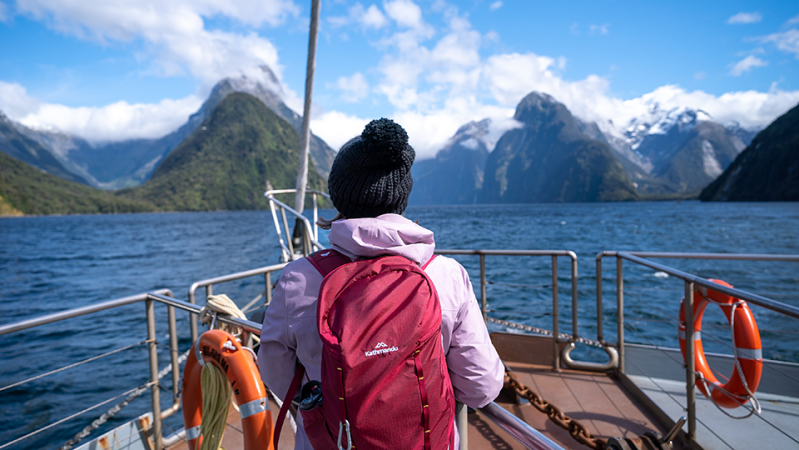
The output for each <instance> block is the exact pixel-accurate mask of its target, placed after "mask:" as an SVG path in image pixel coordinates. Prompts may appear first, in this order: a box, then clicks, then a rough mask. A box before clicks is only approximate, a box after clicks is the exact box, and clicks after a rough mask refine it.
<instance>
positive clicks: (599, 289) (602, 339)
mask: <svg viewBox="0 0 799 450" xmlns="http://www.w3.org/2000/svg"><path fill="white" fill-rule="evenodd" d="M603 312H604V311H603V308H602V256H601V255H600V256H597V258H596V340H597V341H599V342H600V343H602V345H605V336H604V334H605V332H604V330H603V329H602V327H603V324H604V321H605V319H604V317H602V314H603Z"/></svg>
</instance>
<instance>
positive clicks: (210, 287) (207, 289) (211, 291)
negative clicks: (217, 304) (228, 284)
mask: <svg viewBox="0 0 799 450" xmlns="http://www.w3.org/2000/svg"><path fill="white" fill-rule="evenodd" d="M212 295H214V285H213V284H209V285H208V286H206V287H205V301H206V302H208V297H210V296H212Z"/></svg>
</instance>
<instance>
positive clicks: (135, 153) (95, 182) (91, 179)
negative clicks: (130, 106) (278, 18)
mask: <svg viewBox="0 0 799 450" xmlns="http://www.w3.org/2000/svg"><path fill="white" fill-rule="evenodd" d="M263 70H264V73H265V77H266V78H265V79H266V84H267V85H269V86H274V87H275V88H274V89H273V88H270V87H268V86H267V85H265V84H264V83H261V82H260V81H258V80H255V79H252V78H247V77H244V76H242V77H239V78H227V79H224V80H222V81H220V82H219V83H217V84H216V86H214V88H213V89H212V91H211V93H210V95H209V96H208V99H206V101H205V102H204V103H203V105H202V107H200V109H199V110H198V111H197V112H196V113H194V114H192V115H191V116H190V117H189V119H188V121H187V122H186V123H185V124H184V125H182V126H181V127H180V128H178V129H177V130H175V131H173V132H172V133H169V134H167V135H166V136H163V137H161V138H157V139H129V140H125V141H119V142H110V143H101V144H94V145H93V144H89V143H88V142H87V141H85V140H84V139H81V138H79V137H76V136H70V135H67V134H64V133H60V132H57V131H51V130H39V129H36V130H34V129H30V128H27V127H25V126H23V125H21V124H16V123H13V122H11V121H9V120H7V119H6V121H7V122H11V124H12V125H11V128H15V129H16V130H17V134H22V135H23V136H25V138H27V140H28V141H32V142H36V143H37V144H38V146H40V147H41V148H43V149H44V150H45V151H44V152H37V154H44V153H49V156H46V155H45V156H42V157H43V158H47V159H48V161H44V160H43V161H42V162H41V164H42V165H40V161H38V160H36V159H35V158H34V159H31V158H28V159H23V160H25V161H26V162H28V163H29V164H32V165H34V166H36V167H39V168H41V169H44V170H48V171H50V170H55V169H54V166H53V164H52V163H50V162H49V159H55V160H57V161H59V162H60V164H61V166H62V168H63V170H62V171H58V173H56V172H51V173H55V174H57V175H59V176H62V177H63V178H65V179H71V180H79V181H82V182H85V183H87V184H90V185H92V186H94V187H99V188H102V189H121V188H126V187H133V186H138V185H140V184H142V183H143V182H145V181H146V180H148V179H149V178H150V177H151V176H152V174H153V173H154V171H155V169H156V167H158V165H159V164H160V163H161V161H163V159H164V158H165V157H166V156H167V155H168V154H169V153H170V152H171V151H172V150H173V149H175V148H176V147H177V146H178V145H179V144H180V143H181V142H183V141H184V140H185V139H186V138H188V137H189V135H191V134H192V133H193V132H194V131H195V130H196V129H197V127H198V126H199V125H200V124H201V123H203V121H204V120H205V119H206V118H207V117H208V116H209V115H210V114H211V111H213V109H214V108H215V107H216V105H217V104H218V103H219V102H220V101H222V100H223V99H224V98H226V97H227V96H228V95H230V94H231V93H234V92H245V93H248V94H250V95H252V96H254V97H256V98H258V99H259V100H261V101H262V102H263V103H264V104H265V105H266V106H267V107H269V108H270V109H271V110H272V111H274V112H276V113H277V114H278V115H279V116H280V117H282V118H283V119H285V120H287V121H288V122H289V123H290V124H291V125H292V126H293V127H294V129H295V130H296V131H297V132H298V133H299V131H300V128H301V127H302V117H301V116H300V115H299V114H297V113H295V112H294V111H292V110H291V109H290V108H289V107H288V106H286V104H285V103H283V101H282V100H281V98H280V95H279V93H278V92H277V90H278V89H279V86H280V83H279V82H278V80H277V78H276V77H275V76H274V74H273V73H272V71H271V70H269V68H267V67H264V68H263ZM0 122H2V120H0ZM0 127H2V125H0ZM3 136H4V131H3V129H2V128H0V150H3V148H4V147H3V144H2V140H3ZM7 140H9V141H11V140H13V138H10V139H7ZM3 151H5V150H3ZM10 154H11V153H10ZM335 155H336V153H335V151H334V150H333V149H332V148H330V146H328V145H327V144H326V143H325V142H324V141H323V140H322V139H320V138H319V137H317V136H315V135H313V134H312V136H311V146H310V156H311V159H312V160H313V162H314V163H315V165H316V167H317V170H318V172H319V173H320V174H322V176H324V177H327V174H328V173H329V172H330V166H331V165H332V164H333V159H334V158H335ZM12 156H13V154H12ZM295 171H296V170H295ZM293 186H294V184H293V183H291V184H289V185H287V186H276V187H278V188H289V187H293Z"/></svg>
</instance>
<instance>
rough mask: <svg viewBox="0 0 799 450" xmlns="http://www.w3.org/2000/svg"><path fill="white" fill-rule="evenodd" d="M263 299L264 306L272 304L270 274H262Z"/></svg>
mask: <svg viewBox="0 0 799 450" xmlns="http://www.w3.org/2000/svg"><path fill="white" fill-rule="evenodd" d="M264 290H265V291H266V292H264V298H265V299H266V306H269V304H270V303H272V272H266V273H265V274H264Z"/></svg>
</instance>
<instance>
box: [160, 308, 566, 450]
mask: <svg viewBox="0 0 799 450" xmlns="http://www.w3.org/2000/svg"><path fill="white" fill-rule="evenodd" d="M150 297H151V298H153V299H154V300H156V301H159V302H161V303H164V304H166V305H170V306H173V307H175V308H178V309H182V310H184V311H188V312H191V313H198V312H199V311H200V308H199V307H197V305H194V304H192V303H189V302H186V301H183V300H178V299H175V298H171V297H167V296H163V295H159V294H151V295H150ZM217 321H219V322H223V323H227V324H230V325H235V326H237V327H241V328H242V329H244V330H245V331H248V332H251V333H258V334H260V333H261V324H258V323H255V322H251V321H249V320H244V319H237V318H234V317H229V316H222V315H220V316H218V317H217ZM479 411H480V412H481V413H482V414H483V415H484V416H485V417H486V418H487V419H489V420H491V421H492V422H494V423H495V424H496V425H497V426H499V427H500V428H502V429H503V430H505V431H506V432H507V433H508V434H510V435H511V436H513V437H514V438H515V439H516V440H518V441H519V442H520V443H522V444H523V445H525V446H526V447H527V448H530V449H542V450H555V449H562V447H560V446H559V445H557V444H555V443H554V442H552V441H551V440H549V439H548V438H547V437H546V436H544V435H543V434H541V433H540V432H539V431H537V430H536V429H535V428H533V427H531V426H530V425H528V424H527V423H525V422H524V421H523V420H521V419H519V418H518V417H516V416H514V415H513V414H511V413H510V412H508V411H507V410H506V409H504V408H502V407H501V406H499V405H497V404H496V403H493V402H492V403H490V404H488V405H486V406H485V407H483V408H480V409H479Z"/></svg>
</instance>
